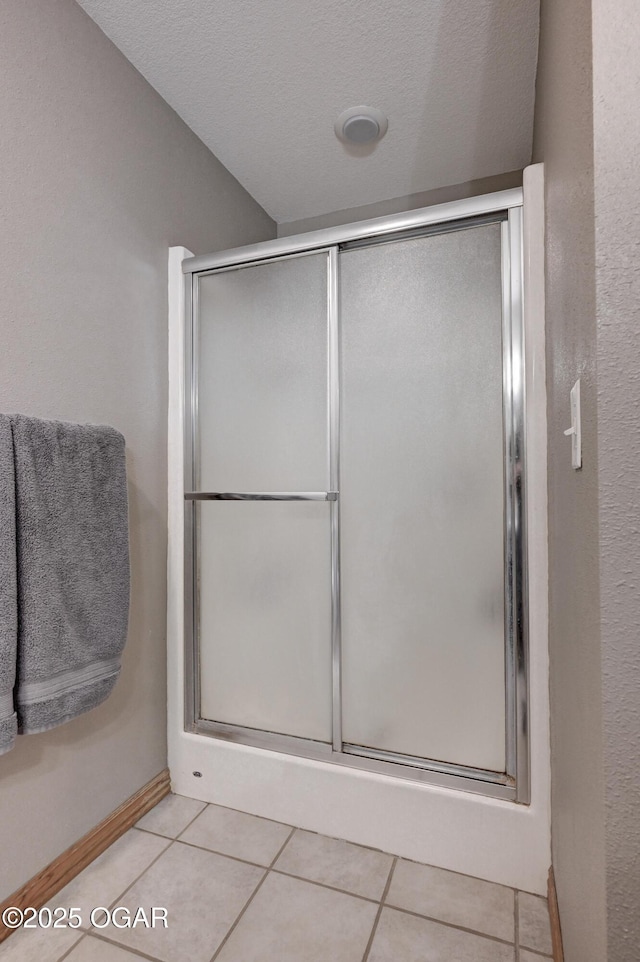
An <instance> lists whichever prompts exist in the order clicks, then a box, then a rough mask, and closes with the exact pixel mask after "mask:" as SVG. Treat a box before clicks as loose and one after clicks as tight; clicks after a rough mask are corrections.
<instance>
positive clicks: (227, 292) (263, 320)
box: [196, 253, 331, 742]
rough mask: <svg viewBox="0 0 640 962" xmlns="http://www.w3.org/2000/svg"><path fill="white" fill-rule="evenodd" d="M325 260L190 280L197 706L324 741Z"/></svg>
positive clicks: (327, 704) (327, 570)
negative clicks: (194, 291)
mask: <svg viewBox="0 0 640 962" xmlns="http://www.w3.org/2000/svg"><path fill="white" fill-rule="evenodd" d="M327 264H328V255H327V254H326V253H325V254H310V255H308V256H304V257H295V258H290V259H286V260H281V261H278V262H277V263H273V264H268V265H259V266H254V267H247V268H243V269H239V270H230V271H223V272H221V273H217V274H211V275H208V276H206V277H203V278H202V279H201V281H200V285H199V304H198V330H197V358H198V364H197V369H198V433H197V438H196V445H197V448H196V451H197V464H198V468H199V484H198V488H199V490H203V491H208V492H210V493H211V494H213V495H214V497H212V498H210V499H203V500H201V501H199V502H198V508H197V511H198V522H199V524H198V546H199V571H198V594H199V606H198V611H199V638H200V650H199V655H200V699H201V703H200V710H201V713H202V716H203V717H204V718H208V719H212V720H216V721H220V722H224V723H227V724H231V725H236V726H246V727H248V728H251V729H260V730H264V731H270V732H277V733H280V734H284V735H294V736H298V737H302V738H309V739H315V740H318V741H321V742H330V741H331V645H330V642H329V639H330V637H331V552H330V525H329V514H330V502H328V501H327V492H328V487H329V455H328V435H327V403H328V402H327V387H328V375H327V365H328V361H327V356H328V355H327V351H328V348H327V308H326V288H327V270H328V267H327Z"/></svg>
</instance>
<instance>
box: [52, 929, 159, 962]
mask: <svg viewBox="0 0 640 962" xmlns="http://www.w3.org/2000/svg"><path fill="white" fill-rule="evenodd" d="M87 938H88V939H96V940H97V941H98V942H106V943H107V945H113V946H115V947H116V948H118V949H121V950H122V951H123V952H130V953H131V954H132V955H135V956H137V957H138V958H139V959H148V960H150V962H163V960H162V959H159V958H158V957H157V956H155V955H148V954H147V953H146V952H142V951H141V950H140V949H134V948H133V946H131V945H126V944H125V943H124V942H116V941H114V939H110V938H109V937H108V936H107V935H103V934H102V932H95V933H93V932H92V933H91V935H87ZM77 944H78V943H76V945H77ZM58 962H61V960H58Z"/></svg>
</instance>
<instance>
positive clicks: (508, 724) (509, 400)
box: [500, 220, 517, 781]
mask: <svg viewBox="0 0 640 962" xmlns="http://www.w3.org/2000/svg"><path fill="white" fill-rule="evenodd" d="M509 234H510V232H509V222H508V221H506V220H505V221H503V222H502V224H501V227H500V241H501V255H502V261H501V263H502V412H503V413H502V417H503V431H504V497H505V506H504V518H505V524H504V639H505V665H504V675H505V679H504V680H505V762H506V764H505V769H506V773H507V775H508V776H509V778H512V779H513V780H514V781H515V778H516V772H517V746H516V691H515V678H516V643H515V620H514V597H513V590H514V579H513V572H514V545H515V539H514V535H513V494H514V491H513V462H514V437H513V358H512V352H511V339H512V338H511V328H512V320H511V244H510V240H509Z"/></svg>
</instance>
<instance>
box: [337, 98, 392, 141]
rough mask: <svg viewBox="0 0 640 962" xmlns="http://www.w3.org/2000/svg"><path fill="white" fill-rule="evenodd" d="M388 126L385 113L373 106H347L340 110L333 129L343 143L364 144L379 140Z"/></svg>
mask: <svg viewBox="0 0 640 962" xmlns="http://www.w3.org/2000/svg"><path fill="white" fill-rule="evenodd" d="M388 126H389V121H388V120H387V118H386V117H385V115H384V114H383V113H382V112H381V111H380V110H376V108H375V107H349V109H348V110H343V111H342V113H341V114H340V116H339V117H338V119H337V120H336V122H335V124H334V125H333V129H334V130H335V132H336V137H338V139H339V140H341V141H343V143H345V144H357V145H358V146H364V145H366V144H374V143H376V141H378V140H381V139H382V138H383V137H384V135H385V134H386V132H387V127H388Z"/></svg>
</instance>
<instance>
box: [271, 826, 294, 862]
mask: <svg viewBox="0 0 640 962" xmlns="http://www.w3.org/2000/svg"><path fill="white" fill-rule="evenodd" d="M295 831H296V829H295V828H292V829H291V831H290V832H289V834H288V835H287V837H286V838H285V840H284V842H283V843H282V845H281V846H280V848H279V849H278V851H277V852H276V854H275V857H274V858H272V859H271V862H270V863H269V868H270V869H272V868H273V866H274V865H275V864H276V862H277V861H278V859H279V858H280V856H281V855H282V853H283V851H284V850H285V848H286V847H287V845H288V844H289V842H290V841H291V836H292V835H293V833H294V832H295Z"/></svg>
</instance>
